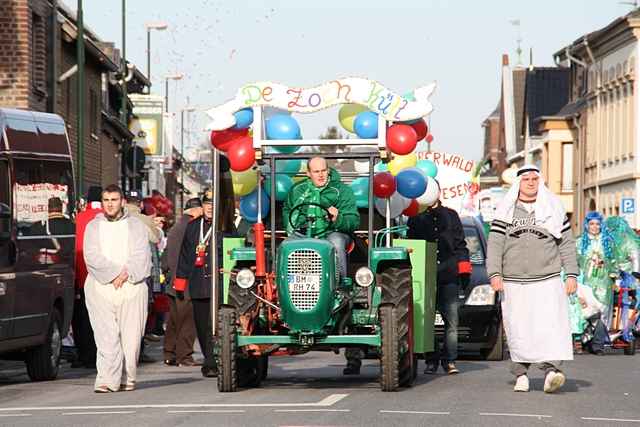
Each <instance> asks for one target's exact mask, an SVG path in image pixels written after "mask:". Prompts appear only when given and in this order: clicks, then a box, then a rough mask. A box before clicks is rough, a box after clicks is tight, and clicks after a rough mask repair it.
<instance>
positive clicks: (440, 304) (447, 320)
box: [425, 282, 460, 363]
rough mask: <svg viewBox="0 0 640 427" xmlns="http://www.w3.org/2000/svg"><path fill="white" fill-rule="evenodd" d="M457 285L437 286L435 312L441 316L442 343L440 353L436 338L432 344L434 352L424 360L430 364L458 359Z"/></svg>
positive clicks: (458, 303)
mask: <svg viewBox="0 0 640 427" xmlns="http://www.w3.org/2000/svg"><path fill="white" fill-rule="evenodd" d="M458 290H459V287H458V283H457V282H456V283H447V284H444V285H441V284H439V285H438V288H437V291H436V310H438V312H440V314H441V315H442V320H444V340H443V341H444V342H443V343H442V347H443V348H442V351H441V350H440V342H438V341H439V340H438V339H437V338H435V337H434V339H435V340H436V342H435V344H434V348H433V349H434V352H433V353H432V354H431V355H430V356H426V357H425V359H426V360H427V361H428V360H431V361H432V362H436V363H437V362H438V361H439V360H442V361H443V362H453V361H455V360H456V359H457V358H458V307H459V305H460V300H459V296H458Z"/></svg>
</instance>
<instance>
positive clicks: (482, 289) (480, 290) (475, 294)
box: [465, 285, 496, 305]
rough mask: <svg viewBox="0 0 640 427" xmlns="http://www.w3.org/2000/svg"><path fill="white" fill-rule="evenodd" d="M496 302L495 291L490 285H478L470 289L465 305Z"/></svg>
mask: <svg viewBox="0 0 640 427" xmlns="http://www.w3.org/2000/svg"><path fill="white" fill-rule="evenodd" d="M495 302H496V291H494V290H493V288H492V287H491V285H478V286H476V287H475V288H473V290H472V291H471V294H469V297H468V298H467V301H466V302H465V304H466V305H493V304H495Z"/></svg>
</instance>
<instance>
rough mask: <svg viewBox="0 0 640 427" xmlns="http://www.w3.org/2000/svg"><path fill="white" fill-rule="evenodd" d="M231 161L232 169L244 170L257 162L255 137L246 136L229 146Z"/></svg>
mask: <svg viewBox="0 0 640 427" xmlns="http://www.w3.org/2000/svg"><path fill="white" fill-rule="evenodd" d="M228 157H229V163H230V164H231V170H233V171H235V172H243V171H246V170H247V169H249V168H250V167H251V166H253V164H254V163H255V162H256V152H255V150H254V149H253V138H252V137H250V136H245V137H242V138H240V139H239V140H237V141H235V142H234V143H233V145H232V146H231V147H230V148H229V153H228Z"/></svg>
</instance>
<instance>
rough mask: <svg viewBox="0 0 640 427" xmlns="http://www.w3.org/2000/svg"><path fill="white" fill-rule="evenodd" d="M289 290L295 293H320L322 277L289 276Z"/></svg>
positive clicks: (309, 275) (307, 275)
mask: <svg viewBox="0 0 640 427" xmlns="http://www.w3.org/2000/svg"><path fill="white" fill-rule="evenodd" d="M288 281H289V290H290V291H295V292H320V276H316V275H311V274H289V279H288Z"/></svg>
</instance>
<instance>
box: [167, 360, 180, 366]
mask: <svg viewBox="0 0 640 427" xmlns="http://www.w3.org/2000/svg"><path fill="white" fill-rule="evenodd" d="M164 364H165V365H167V366H178V362H176V359H165V360H164Z"/></svg>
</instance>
